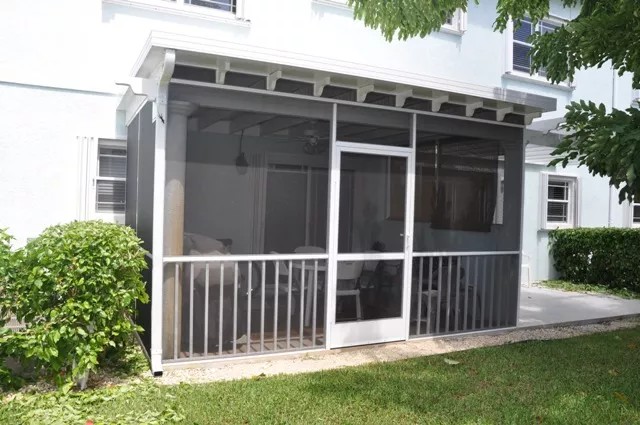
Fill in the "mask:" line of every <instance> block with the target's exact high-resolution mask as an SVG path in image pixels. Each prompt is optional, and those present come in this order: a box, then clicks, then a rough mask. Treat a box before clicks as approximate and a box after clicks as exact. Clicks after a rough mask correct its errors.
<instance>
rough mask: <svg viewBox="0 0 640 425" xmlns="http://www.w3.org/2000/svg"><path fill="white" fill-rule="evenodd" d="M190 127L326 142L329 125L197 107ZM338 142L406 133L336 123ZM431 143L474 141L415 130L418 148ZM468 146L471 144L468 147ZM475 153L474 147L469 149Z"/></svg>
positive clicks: (397, 140) (393, 139)
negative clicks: (312, 138) (416, 131)
mask: <svg viewBox="0 0 640 425" xmlns="http://www.w3.org/2000/svg"><path fill="white" fill-rule="evenodd" d="M191 119H192V124H193V125H194V127H195V128H196V129H197V130H198V131H200V132H212V133H218V134H226V135H232V134H233V135H240V134H241V133H242V134H244V135H245V136H247V137H252V136H253V137H268V138H270V139H281V140H283V141H284V140H286V141H299V142H307V141H308V140H309V138H310V137H314V138H316V139H317V140H319V141H323V142H324V141H328V140H329V137H330V124H329V122H328V121H322V120H314V119H309V118H300V117H293V116H282V115H271V114H263V113H254V112H242V111H232V110H224V109H212V108H205V107H200V108H199V109H198V110H197V111H196V112H195V113H194V114H193V115H192V116H191ZM337 137H338V139H339V140H346V141H356V142H366V143H372V144H387V145H397V146H407V145H408V143H409V137H410V136H409V131H408V129H406V128H389V127H379V126H373V125H367V124H361V123H351V122H338V128H337ZM435 141H440V142H444V143H447V142H455V143H462V144H466V143H473V142H475V141H476V139H474V138H470V137H462V136H448V135H442V134H438V133H429V132H425V131H419V132H418V133H417V135H416V142H417V145H418V147H420V146H421V145H425V146H431V147H433V143H434V142H435ZM469 146H471V145H469ZM473 149H474V150H477V149H478V147H477V146H476V147H473Z"/></svg>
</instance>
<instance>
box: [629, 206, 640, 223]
mask: <svg viewBox="0 0 640 425" xmlns="http://www.w3.org/2000/svg"><path fill="white" fill-rule="evenodd" d="M632 208H633V209H632V216H631V225H632V226H633V227H640V203H637V204H633V206H632Z"/></svg>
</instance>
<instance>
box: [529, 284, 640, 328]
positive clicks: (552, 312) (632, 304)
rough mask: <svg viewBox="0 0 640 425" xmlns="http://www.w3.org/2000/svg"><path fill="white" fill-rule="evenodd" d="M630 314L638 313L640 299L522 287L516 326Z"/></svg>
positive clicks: (555, 323) (551, 323)
mask: <svg viewBox="0 0 640 425" xmlns="http://www.w3.org/2000/svg"><path fill="white" fill-rule="evenodd" d="M632 314H638V315H640V300H625V299H621V298H617V297H611V296H606V295H600V294H582V293H578V292H564V291H558V290H555V289H547V288H540V287H530V288H525V287H523V288H522V290H521V292H520V320H519V321H518V327H523V328H524V327H531V326H544V325H558V324H567V323H575V322H590V321H596V320H598V319H606V318H619V317H621V316H627V315H632Z"/></svg>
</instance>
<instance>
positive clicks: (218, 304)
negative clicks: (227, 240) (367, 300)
mask: <svg viewBox="0 0 640 425" xmlns="http://www.w3.org/2000/svg"><path fill="white" fill-rule="evenodd" d="M327 259H328V256H327V255H326V254H289V255H287V254H277V255H275V254H272V255H222V256H180V257H167V258H165V260H164V263H165V280H166V279H167V277H169V278H173V279H175V282H177V283H178V284H176V285H174V287H173V288H174V291H175V293H174V294H173V297H172V298H171V299H172V300H173V305H167V304H166V303H165V305H164V308H165V311H167V310H166V309H171V310H170V311H172V312H173V318H174V320H173V329H169V330H165V332H164V335H163V337H164V338H165V339H166V338H170V339H171V340H172V341H171V345H172V347H173V350H172V352H171V353H165V354H164V357H165V360H169V361H173V360H181V359H187V360H189V359H190V360H194V359H207V358H219V357H225V356H240V355H251V354H260V353H271V352H280V351H293V350H304V349H313V348H319V347H323V346H324V345H325V338H324V311H325V304H326V300H325V294H326V291H325V288H326V285H325V280H326V263H327ZM165 346H166V345H165Z"/></svg>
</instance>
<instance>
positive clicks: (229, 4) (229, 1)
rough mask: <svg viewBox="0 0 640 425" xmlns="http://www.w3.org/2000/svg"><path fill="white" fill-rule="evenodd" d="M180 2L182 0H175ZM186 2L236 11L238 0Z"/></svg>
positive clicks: (187, 2) (197, 0) (193, 0)
mask: <svg viewBox="0 0 640 425" xmlns="http://www.w3.org/2000/svg"><path fill="white" fill-rule="evenodd" d="M174 1H176V2H177V3H180V0H174ZM184 3H185V4H192V5H194V6H202V7H210V8H211V9H218V10H224V11H225V12H232V13H236V9H237V0H184Z"/></svg>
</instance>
